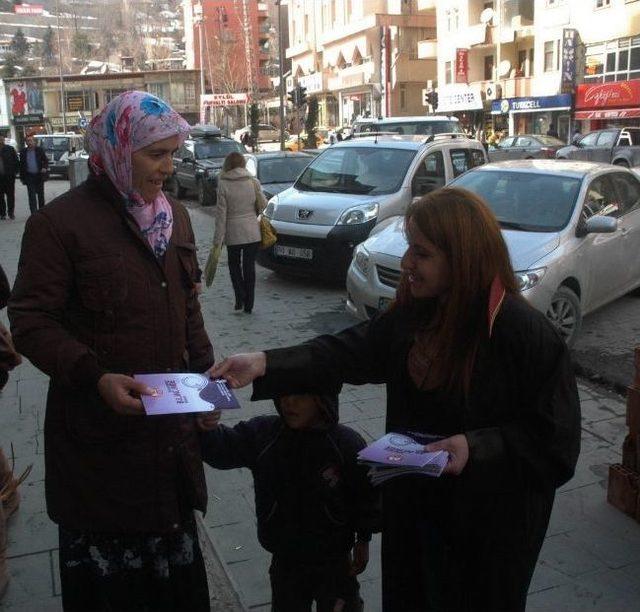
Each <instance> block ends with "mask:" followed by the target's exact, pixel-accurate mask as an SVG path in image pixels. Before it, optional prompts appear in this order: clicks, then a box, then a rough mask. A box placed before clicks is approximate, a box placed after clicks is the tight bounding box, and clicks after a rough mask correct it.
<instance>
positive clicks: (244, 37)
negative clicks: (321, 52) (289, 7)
mask: <svg viewBox="0 0 640 612" xmlns="http://www.w3.org/2000/svg"><path fill="white" fill-rule="evenodd" d="M183 14H184V29H185V50H186V63H187V69H196V70H200V69H201V68H202V69H203V70H204V74H205V77H206V82H207V90H209V91H211V92H215V93H238V92H246V91H249V92H254V93H257V92H260V91H263V90H267V89H268V88H269V87H270V82H269V78H268V76H267V75H266V72H267V70H266V65H267V64H268V62H269V60H270V55H269V53H268V49H267V46H268V44H267V43H268V40H269V36H270V33H269V32H270V29H269V26H268V20H269V12H268V7H267V4H266V3H265V2H257V1H256V0H184V1H183ZM200 28H202V32H200ZM201 41H202V49H201V44H200V42H201Z"/></svg>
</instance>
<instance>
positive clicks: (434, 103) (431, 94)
mask: <svg viewBox="0 0 640 612" xmlns="http://www.w3.org/2000/svg"><path fill="white" fill-rule="evenodd" d="M426 98H427V103H428V104H430V105H431V107H432V108H433V110H436V108H438V92H437V91H428V92H427V96H426Z"/></svg>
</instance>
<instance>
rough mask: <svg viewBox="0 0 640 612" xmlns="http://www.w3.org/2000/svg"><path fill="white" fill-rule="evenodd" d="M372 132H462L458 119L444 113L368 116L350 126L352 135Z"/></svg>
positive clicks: (423, 133)
mask: <svg viewBox="0 0 640 612" xmlns="http://www.w3.org/2000/svg"><path fill="white" fill-rule="evenodd" d="M372 132H377V133H387V134H388V133H391V134H397V135H398V136H434V135H435V134H453V133H462V128H461V127H460V120H459V119H458V118H457V117H453V116H451V117H448V116H446V115H418V116H416V117H378V118H375V117H369V118H367V119H357V120H356V121H355V122H354V124H353V125H352V126H351V135H352V137H354V138H355V137H358V136H365V135H366V134H370V133H372Z"/></svg>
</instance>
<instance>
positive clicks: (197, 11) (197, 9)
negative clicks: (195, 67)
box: [193, 2, 206, 108]
mask: <svg viewBox="0 0 640 612" xmlns="http://www.w3.org/2000/svg"><path fill="white" fill-rule="evenodd" d="M193 15H194V17H195V19H194V23H195V24H196V25H197V26H198V50H199V57H200V107H201V108H202V96H204V95H205V93H206V91H205V81H204V53H203V49H204V10H203V8H202V2H198V4H196V5H195V6H194V7H193Z"/></svg>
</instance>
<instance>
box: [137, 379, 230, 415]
mask: <svg viewBox="0 0 640 612" xmlns="http://www.w3.org/2000/svg"><path fill="white" fill-rule="evenodd" d="M134 378H135V380H137V381H139V382H142V383H144V384H145V385H147V386H148V387H150V388H151V389H153V390H154V394H153V395H143V396H141V398H140V399H141V400H142V405H143V406H144V409H145V412H146V413H147V415H161V414H183V413H187V412H211V411H213V410H229V409H236V408H240V404H239V403H238V400H237V399H236V397H235V395H234V394H233V392H232V391H231V389H230V388H229V386H228V385H227V381H226V380H224V379H222V378H218V379H216V380H211V379H210V378H209V377H208V376H205V375H203V374H193V373H189V372H181V373H175V372H170V373H168V374H135V375H134Z"/></svg>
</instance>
